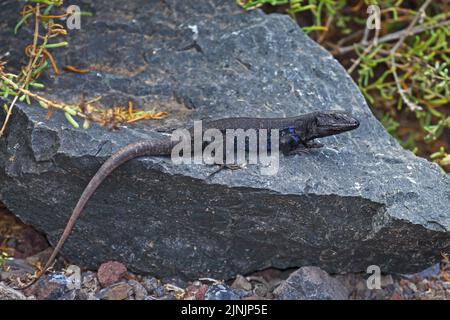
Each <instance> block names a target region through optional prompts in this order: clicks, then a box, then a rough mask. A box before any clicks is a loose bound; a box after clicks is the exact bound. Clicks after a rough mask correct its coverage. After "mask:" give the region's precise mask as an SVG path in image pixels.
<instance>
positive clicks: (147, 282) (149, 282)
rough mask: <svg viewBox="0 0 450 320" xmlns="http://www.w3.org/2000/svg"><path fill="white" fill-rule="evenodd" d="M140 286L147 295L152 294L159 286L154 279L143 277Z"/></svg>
mask: <svg viewBox="0 0 450 320" xmlns="http://www.w3.org/2000/svg"><path fill="white" fill-rule="evenodd" d="M142 285H143V286H144V288H145V289H146V290H147V292H148V293H149V294H152V293H153V292H154V291H155V290H156V288H158V287H159V286H160V284H159V281H158V279H156V278H155V277H145V278H144V280H143V282H142Z"/></svg>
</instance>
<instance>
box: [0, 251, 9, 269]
mask: <svg viewBox="0 0 450 320" xmlns="http://www.w3.org/2000/svg"><path fill="white" fill-rule="evenodd" d="M7 258H8V255H7V254H6V253H5V252H0V268H2V267H3V265H4V264H5V261H6V259H7Z"/></svg>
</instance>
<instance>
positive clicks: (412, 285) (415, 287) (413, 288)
mask: <svg viewBox="0 0 450 320" xmlns="http://www.w3.org/2000/svg"><path fill="white" fill-rule="evenodd" d="M408 287H409V288H410V289H411V290H412V291H413V292H416V291H417V286H416V285H415V284H414V283H412V282H410V283H408Z"/></svg>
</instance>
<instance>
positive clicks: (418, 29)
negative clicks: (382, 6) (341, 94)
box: [335, 20, 450, 55]
mask: <svg viewBox="0 0 450 320" xmlns="http://www.w3.org/2000/svg"><path fill="white" fill-rule="evenodd" d="M448 25H450V20H444V21H441V22H439V23H436V24H434V25H430V26H416V27H414V28H412V29H411V30H409V32H408V36H412V35H415V34H419V33H422V32H425V31H429V30H433V29H436V28H440V27H445V26H448ZM407 31H408V28H406V29H403V30H400V31H397V32H393V33H389V34H387V35H385V36H383V37H380V38H379V39H378V43H386V42H391V41H394V40H398V39H400V38H401V37H402V36H403V35H404V34H405V32H407ZM358 45H359V46H362V47H365V46H367V43H366V44H363V43H361V42H360V43H358ZM354 49H355V45H351V46H346V47H342V48H336V49H335V53H336V54H337V55H341V54H344V53H348V52H350V51H353V50H354Z"/></svg>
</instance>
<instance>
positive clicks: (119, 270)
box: [97, 261, 127, 287]
mask: <svg viewBox="0 0 450 320" xmlns="http://www.w3.org/2000/svg"><path fill="white" fill-rule="evenodd" d="M126 272H127V268H126V267H125V266H124V265H123V264H122V263H120V262H117V261H108V262H105V263H103V264H102V265H101V266H100V268H98V272H97V278H98V281H99V282H100V284H101V285H102V287H108V286H110V285H112V284H114V283H116V282H117V281H119V280H120V278H121V277H122V276H123V275H125V273H126Z"/></svg>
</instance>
